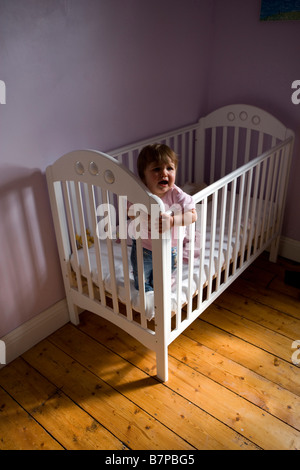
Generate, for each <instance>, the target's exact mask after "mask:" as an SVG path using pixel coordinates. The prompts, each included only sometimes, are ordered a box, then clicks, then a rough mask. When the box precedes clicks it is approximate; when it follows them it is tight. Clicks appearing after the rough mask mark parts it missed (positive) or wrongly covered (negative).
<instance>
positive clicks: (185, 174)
mask: <svg viewBox="0 0 300 470" xmlns="http://www.w3.org/2000/svg"><path fill="white" fill-rule="evenodd" d="M197 128H198V123H196V124H191V125H188V126H184V127H181V128H179V129H176V130H174V131H171V132H166V133H163V134H159V135H156V136H153V137H151V138H148V139H143V140H141V141H139V142H137V143H135V144H133V145H126V146H124V147H120V148H118V149H114V150H111V151H109V154H110V155H111V156H113V157H115V158H116V159H117V160H118V161H119V162H121V163H124V164H125V165H126V166H127V167H128V168H129V169H130V171H132V172H133V173H135V174H136V161H137V157H138V154H139V152H140V151H141V150H142V148H143V147H144V146H145V145H149V144H154V143H164V144H166V145H168V146H169V147H171V148H172V149H173V150H174V151H175V152H176V153H177V155H178V157H179V163H178V171H177V175H178V177H177V184H179V185H181V184H184V183H186V182H187V181H190V182H194V170H195V168H194V155H195V139H196V129H197Z"/></svg>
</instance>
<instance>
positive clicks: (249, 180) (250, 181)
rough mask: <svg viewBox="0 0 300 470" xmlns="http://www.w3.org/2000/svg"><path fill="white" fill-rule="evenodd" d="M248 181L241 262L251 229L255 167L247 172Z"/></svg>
mask: <svg viewBox="0 0 300 470" xmlns="http://www.w3.org/2000/svg"><path fill="white" fill-rule="evenodd" d="M247 176H248V182H247V193H246V199H245V206H244V222H243V236H242V242H241V250H240V251H241V257H242V258H241V262H242V263H243V262H244V258H245V246H246V242H247V237H249V236H250V230H249V229H248V225H249V209H250V200H251V188H252V178H253V168H250V170H249V172H248V173H247Z"/></svg>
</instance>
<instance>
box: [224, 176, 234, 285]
mask: <svg viewBox="0 0 300 470" xmlns="http://www.w3.org/2000/svg"><path fill="white" fill-rule="evenodd" d="M235 198H236V178H234V179H233V181H232V183H231V198H230V210H229V222H228V242H227V253H226V263H225V277H224V282H227V280H228V275H229V266H230V259H231V243H232V231H233V221H234V212H235Z"/></svg>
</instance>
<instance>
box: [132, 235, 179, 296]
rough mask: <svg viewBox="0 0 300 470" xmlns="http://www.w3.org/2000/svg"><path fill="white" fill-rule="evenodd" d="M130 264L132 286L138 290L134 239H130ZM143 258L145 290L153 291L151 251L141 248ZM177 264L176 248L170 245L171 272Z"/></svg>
mask: <svg viewBox="0 0 300 470" xmlns="http://www.w3.org/2000/svg"><path fill="white" fill-rule="evenodd" d="M130 260H131V265H132V269H133V277H134V287H135V288H136V290H139V280H138V268H137V254H136V241H135V240H132V247H131V256H130ZM143 260H144V280H145V292H149V291H153V265H152V251H150V250H147V249H146V248H143ZM176 266H177V249H176V248H175V247H172V272H173V271H174V269H176Z"/></svg>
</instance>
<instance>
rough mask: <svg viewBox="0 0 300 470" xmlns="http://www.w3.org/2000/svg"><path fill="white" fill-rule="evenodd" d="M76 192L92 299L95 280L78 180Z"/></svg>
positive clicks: (92, 297) (91, 297)
mask: <svg viewBox="0 0 300 470" xmlns="http://www.w3.org/2000/svg"><path fill="white" fill-rule="evenodd" d="M75 194H76V202H77V208H78V217H79V225H80V232H81V239H82V249H83V254H84V264H85V270H86V273H85V274H86V278H87V283H88V291H89V297H90V299H94V297H95V296H94V289H93V282H92V277H91V263H90V257H89V252H88V245H87V238H86V226H85V223H84V215H83V204H82V193H81V188H80V183H79V182H77V183H76V184H75Z"/></svg>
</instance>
